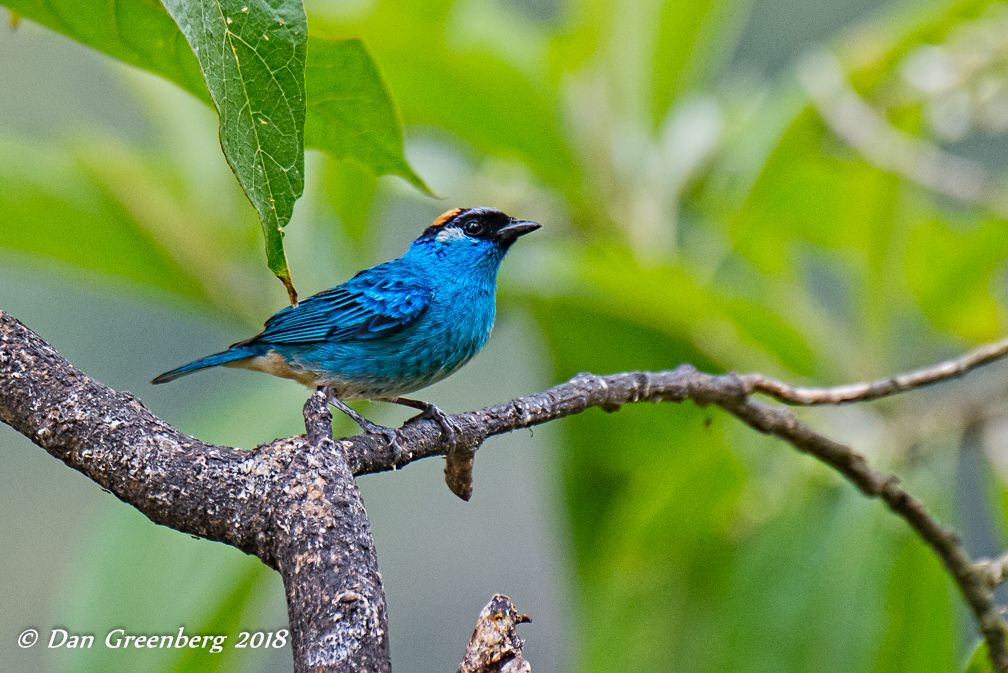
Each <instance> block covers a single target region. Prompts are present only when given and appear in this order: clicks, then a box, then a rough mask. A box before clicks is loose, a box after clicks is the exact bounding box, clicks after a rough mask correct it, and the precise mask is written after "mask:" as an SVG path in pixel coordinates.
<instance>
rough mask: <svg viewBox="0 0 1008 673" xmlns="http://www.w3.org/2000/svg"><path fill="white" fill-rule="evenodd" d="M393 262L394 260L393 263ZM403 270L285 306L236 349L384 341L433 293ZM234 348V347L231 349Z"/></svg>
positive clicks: (375, 270)
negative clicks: (295, 304)
mask: <svg viewBox="0 0 1008 673" xmlns="http://www.w3.org/2000/svg"><path fill="white" fill-rule="evenodd" d="M396 261H398V260H396ZM404 271H405V270H404V269H402V268H400V267H398V265H397V266H392V265H391V264H390V263H386V264H381V265H378V266H375V267H372V268H370V269H367V270H365V271H362V272H360V273H359V274H357V275H356V276H354V277H353V278H351V279H350V280H348V281H347V282H345V283H343V284H342V285H338V286H336V287H334V288H333V289H331V290H326V291H325V292H319V293H318V294H316V295H312V296H311V297H308V298H307V299H305V300H304V301H302V302H301V303H299V304H298V305H297V307H294V306H288V307H287V308H285V309H283V310H282V311H280V312H278V313H277V314H276V315H274V316H273V317H272V318H270V319H269V320H267V321H266V327H265V329H263V331H262V333H261V334H259V335H257V336H254V337H252V338H251V339H249V340H248V341H245V342H240V343H241V344H242V345H246V344H256V343H268V344H296V343H311V342H319V341H348V340H352V339H370V338H373V337H376V336H379V335H387V334H390V333H391V332H393V331H395V330H396V329H399V328H401V327H403V326H404V325H407V324H409V323H410V322H412V321H414V320H416V319H417V318H418V317H420V316H421V315H422V314H423V312H424V311H425V310H426V309H427V306H428V305H429V304H430V300H431V296H432V295H433V291H432V290H431V288H430V287H429V286H428V285H427V284H425V283H423V282H422V281H421V280H420V279H418V278H417V277H416V276H415V275H413V274H411V273H409V274H407V273H404ZM235 345H238V344H235Z"/></svg>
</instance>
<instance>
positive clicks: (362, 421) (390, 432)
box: [325, 388, 400, 453]
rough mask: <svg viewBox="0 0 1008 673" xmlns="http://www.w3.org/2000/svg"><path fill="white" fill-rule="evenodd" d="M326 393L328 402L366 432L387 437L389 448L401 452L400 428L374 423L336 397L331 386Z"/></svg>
mask: <svg viewBox="0 0 1008 673" xmlns="http://www.w3.org/2000/svg"><path fill="white" fill-rule="evenodd" d="M325 395H326V402H328V403H329V404H331V405H332V406H334V407H336V408H337V409H339V410H340V411H342V412H343V413H344V414H346V415H347V416H349V417H350V419H351V420H353V422H354V423H356V424H357V425H359V426H360V427H361V429H362V430H363V431H364V432H366V433H368V434H369V435H381V436H382V437H384V438H385V439H386V441H388V445H389V448H390V449H391V450H392V452H393V453H398V452H399V449H400V447H399V435H398V432H399V431H398V430H396V429H395V428H386V427H385V426H384V425H378V424H377V423H372V422H371V421H369V420H368V419H366V418H364V417H363V416H361V415H360V414H358V413H357V412H356V411H354V410H353V409H351V408H350V407H348V406H347V405H346V403H345V402H343V400H341V399H340V398H338V397H336V395H335V394H334V393H333V391H332V390H331V389H329V388H326V389H325Z"/></svg>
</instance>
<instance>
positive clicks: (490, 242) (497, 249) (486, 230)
mask: <svg viewBox="0 0 1008 673" xmlns="http://www.w3.org/2000/svg"><path fill="white" fill-rule="evenodd" d="M541 226H542V225H540V224H539V223H538V222H528V221H526V220H516V219H514V218H513V217H508V216H507V215H505V214H504V213H502V212H501V211H499V210H497V209H496V208H456V209H454V210H449V211H448V212H447V213H444V214H443V215H441V216H440V217H439V218H437V219H436V220H434V223H433V224H432V225H431V226H429V227H427V228H426V229H425V230H424V232H423V233H422V234H420V237H419V238H417V239H416V240H415V241H414V242H413V247H414V248H417V249H419V250H423V251H425V252H429V253H433V254H434V255H435V256H436V257H438V258H440V259H442V260H446V261H449V262H455V263H460V264H476V265H490V266H492V267H493V268H494V270H496V266H497V265H498V264H500V261H501V259H503V258H504V254H505V253H506V252H507V251H508V248H510V247H511V244H512V243H514V242H515V241H516V240H517V239H518V237H519V236H524V235H525V234H527V233H529V232H532V231H535V230H536V229H538V228H539V227H541Z"/></svg>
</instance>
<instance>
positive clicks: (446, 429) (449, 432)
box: [417, 404, 462, 451]
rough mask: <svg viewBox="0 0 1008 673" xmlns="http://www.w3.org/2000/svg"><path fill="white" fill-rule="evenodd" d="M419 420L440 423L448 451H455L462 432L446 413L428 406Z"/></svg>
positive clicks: (431, 405) (430, 405)
mask: <svg viewBox="0 0 1008 673" xmlns="http://www.w3.org/2000/svg"><path fill="white" fill-rule="evenodd" d="M417 418H431V419H433V420H435V421H437V422H438V425H440V426H441V432H442V433H444V437H445V443H447V444H448V450H449V451H454V450H455V445H456V444H458V438H459V435H460V434H462V430H461V429H459V427H458V426H457V425H455V423H454V421H452V419H451V418H450V417H449V416H448V414H446V413H445V412H443V411H441V410H440V409H438V408H437V407H436V406H434V405H433V404H429V405H427V408H426V409H424V410H423V413H422V414H420V415H419V416H418V417H417Z"/></svg>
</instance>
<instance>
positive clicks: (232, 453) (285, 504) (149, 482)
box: [0, 312, 1008, 673]
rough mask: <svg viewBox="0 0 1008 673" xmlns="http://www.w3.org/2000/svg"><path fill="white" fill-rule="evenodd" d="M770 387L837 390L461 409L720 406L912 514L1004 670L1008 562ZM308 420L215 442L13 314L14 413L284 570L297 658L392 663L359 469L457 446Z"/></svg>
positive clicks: (583, 391)
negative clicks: (245, 447)
mask: <svg viewBox="0 0 1008 673" xmlns="http://www.w3.org/2000/svg"><path fill="white" fill-rule="evenodd" d="M1006 352H1008V347H1006V344H1005V343H1004V342H1001V343H999V344H994V345H992V346H990V347H985V348H982V349H977V350H976V351H973V352H972V353H969V354H967V355H966V356H964V357H962V358H959V359H957V360H953V361H951V363H943V364H942V365H938V366H936V367H931V368H927V369H924V370H920V371H919V372H915V373H911V374H907V375H902V376H901V377H896V378H894V379H891V380H887V381H888V382H889V383H886V382H881V383H880V382H875V383H871V384H859V386H860V387H857V386H855V391H854V392H846V393H843V394H841V395H839V396H837V397H839V398H840V399H839V401H855V400H866V399H875V398H877V397H881V396H884V395H889V394H894V393H897V392H902V391H903V390H909V389H911V388H913V387H919V386H920V385H927V384H929V383H935V382H938V381H940V380H947V379H949V378H953V377H954V376H959V375H962V374H963V373H965V372H966V371H968V370H969V369H972V368H975V367H977V366H980V365H981V364H985V363H988V362H991V361H993V360H995V359H998V358H1000V357H1003V356H1004V355H1005V354H1006ZM901 381H902V383H901ZM882 383H886V384H885V385H882ZM847 388H849V387H844V388H840V389H823V390H825V391H830V390H834V391H835V390H841V391H843V390H845V389H847ZM764 389H765V392H769V393H771V394H774V393H775V391H776V393H777V394H779V396H782V399H787V398H789V397H794V398H796V399H806V398H815V397H817V396H818V397H822V398H827V397H829V395H831V394H834V393H828V392H827V393H824V394H819V393H815V394H813V395H811V396H810V395H809V394H808V393H807V391H806V392H804V393H802V392H801V390H802V389H794V388H790V387H789V386H786V384H780V383H779V382H775V381H773V380H772V379H767V378H765V377H762V376H760V375H756V374H753V375H745V376H738V375H736V374H734V373H729V374H724V375H711V374H704V373H701V372H698V371H696V369H694V368H693V367H692V366H690V365H681V366H679V367H678V368H676V369H674V370H669V371H661V372H628V373H623V374H613V375H610V376H596V375H593V374H588V373H582V374H578V375H577V376H575V377H574V378H572V379H571V380H570V381H568V382H566V383H563V384H560V385H558V386H555V387H553V388H551V389H549V390H546V391H543V392H540V393H535V394H533V395H529V396H526V397H521V398H518V399H514V400H511V401H510V402H506V403H503V404H498V405H495V406H492V407H487V408H485V409H480V410H478V411H471V412H468V413H463V414H458V415H455V416H452V417H451V420H452V422H453V423H454V424H455V426H456V427H457V428H458V430H459V439H458V445H457V448H456V450H458V451H468V452H474V451H475V450H476V449H477V448H478V447H479V446H480V445H481V444H482V443H483V441H484V440H485V439H486V438H487V437H490V436H493V435H498V434H502V433H505V432H510V431H512V430H516V429H518V428H526V427H531V426H534V425H539V424H541V423H546V422H549V421H552V420H555V419H558V418H563V417H565V416H571V415H573V414H578V413H581V412H583V411H585V410H586V409H588V408H591V407H600V408H602V409H604V410H605V411H609V412H614V411H617V410H619V409H620V407H621V406H622V405H624V404H627V403H636V402H644V401H648V402H683V401H686V400H691V401H693V402H694V403H696V404H698V405H701V406H704V405H709V404H713V405H717V406H719V407H721V408H722V409H724V410H725V411H727V412H728V413H730V414H732V415H734V416H736V417H737V418H739V419H740V420H741V421H743V422H744V423H746V424H747V425H749V426H750V427H752V428H754V429H756V430H758V431H760V432H762V433H766V434H771V435H774V436H776V437H778V438H780V439H783V440H784V441H786V442H788V443H790V444H791V445H792V446H794V447H795V448H796V449H797V450H799V451H801V452H802V453H807V454H809V455H812V456H814V457H815V458H817V459H819V460H821V461H822V462H824V463H826V464H827V465H830V466H831V467H833V468H834V469H836V470H837V471H838V472H840V473H841V474H842V475H844V476H845V477H846V478H847V479H848V480H849V481H851V482H852V483H853V484H854V485H855V486H857V488H858V489H860V490H861V491H862V492H863V493H864V494H865V495H867V496H869V497H872V498H881V499H882V500H884V501H885V503H886V504H887V505H888V506H889V508H890V509H891V510H892V511H893V512H895V513H896V514H898V515H899V516H901V517H902V518H903V519H905V520H906V521H907V523H908V524H909V525H910V526H911V528H913V529H914V530H915V531H916V532H917V533H918V535H920V537H921V538H922V539H923V540H924V541H925V542H926V543H927V544H928V545H929V546H930V547H931V549H932V550H934V552H935V553H936V554H937V555H938V557H939V558H940V559H941V560H942V563H943V564H944V565H945V567H946V568H947V569H948V571H949V573H950V574H951V575H952V577H953V579H954V580H955V582H956V584H957V586H958V587H959V590H960V592H961V593H962V595H963V597H964V598H965V600H966V602H967V603H968V604H969V606H970V608H971V609H972V611H973V613H974V615H975V616H976V619H977V622H978V625H979V628H980V631H981V632H982V633H983V635H984V638H985V639H986V641H987V644H988V648H989V651H990V654H991V658H992V660H993V662H994V664H995V668H996V670H997V671H999V672H1000V673H1008V648H1006V643H1005V634H1006V631H1008V628H1006V625H1005V623H1004V621H1003V620H1002V618H1001V615H1000V612H999V610H998V607H997V606H996V605H995V603H994V593H993V590H994V588H995V587H996V586H997V584H998V583H999V582H1000V581H1001V580H1002V577H1003V575H1004V568H1005V564H1004V563H1003V562H1002V561H996V562H992V561H986V560H981V561H974V560H973V559H971V558H970V557H969V555H968V554H967V553H966V552H965V550H963V548H962V546H961V544H960V542H959V538H958V536H957V535H956V534H955V533H954V532H952V531H950V530H948V529H946V528H944V527H943V526H942V525H941V524H940V523H939V522H938V521H937V520H936V519H935V518H934V517H932V516H930V515H929V514H928V513H927V511H926V510H925V509H924V506H923V505H922V504H921V503H920V502H919V501H917V500H915V499H914V498H913V497H912V496H911V495H909V494H908V493H907V492H906V491H904V490H903V489H902V488H901V487H900V486H899V480H898V479H897V477H896V476H895V475H892V474H887V473H884V472H878V471H875V470H873V469H872V468H871V467H869V465H868V463H867V461H866V460H865V458H864V457H863V456H861V455H860V454H858V453H856V452H855V451H853V450H852V449H851V448H849V447H847V446H844V445H843V444H840V443H837V442H835V441H833V440H831V439H829V438H828V437H825V436H823V435H821V434H819V433H817V432H816V431H815V430H813V429H812V428H810V427H809V426H808V425H806V424H805V423H803V422H801V421H800V420H798V419H797V418H796V417H795V416H794V414H793V413H791V411H790V410H788V409H786V408H784V407H779V406H774V405H770V404H767V403H765V402H762V401H760V400H757V399H754V398H753V397H752V396H751V393H752V392H753V391H755V390H760V391H764ZM789 391H790V392H789ZM796 391H797V392H796ZM858 391H860V392H858ZM834 396H836V395H835V394H834ZM821 403H827V402H821ZM305 419H306V428H307V435H302V436H297V437H290V438H286V439H279V440H275V441H274V442H270V443H269V444H264V445H262V446H259V447H257V448H256V449H254V450H252V451H242V450H240V449H232V448H227V447H217V446H213V445H210V444H206V443H203V442H200V441H199V440H196V439H193V438H192V437H189V436H187V435H184V434H182V433H180V432H178V431H177V430H175V429H174V428H172V427H171V426H169V425H167V424H166V423H164V422H163V421H161V420H160V419H158V418H156V417H154V416H153V415H152V414H151V413H150V412H149V411H147V409H145V408H144V407H143V405H142V404H140V402H139V401H137V400H136V399H135V398H133V396H132V395H130V394H129V393H121V394H120V393H115V392H114V391H112V390H110V389H108V388H106V387H104V386H102V385H101V384H100V383H98V382H96V381H94V380H92V379H90V378H88V377H86V376H84V375H83V374H81V373H80V372H78V371H77V370H76V369H74V368H73V366H72V365H70V364H69V363H68V362H66V361H65V360H63V359H62V358H61V357H60V356H59V355H58V354H57V353H56V352H55V351H54V350H53V349H52V348H51V347H49V346H48V345H47V344H45V343H44V342H43V341H42V340H41V339H39V337H38V336H36V335H35V334H34V333H32V332H31V331H30V330H28V329H27V328H25V327H24V326H23V325H21V324H20V323H19V322H17V321H16V320H14V319H13V318H11V317H10V316H8V315H6V314H4V313H2V312H0V420H3V421H4V422H5V423H8V424H9V425H11V426H12V427H14V428H15V429H17V430H18V431H19V432H21V433H22V434H24V435H26V436H27V437H28V438H29V439H31V440H32V441H34V442H35V443H36V444H38V445H39V446H41V447H43V448H44V449H46V450H47V451H48V452H49V453H51V454H52V455H53V456H55V457H57V458H59V459H60V460H62V461H63V462H65V463H66V464H67V465H69V466H71V467H73V468H74V469H77V470H79V471H80V472H82V473H84V474H85V475H87V476H88V477H90V478H91V479H93V480H94V481H96V482H97V483H99V484H100V485H102V486H103V487H105V488H107V489H108V490H110V491H112V492H113V493H114V494H115V495H116V496H117V497H119V498H120V499H122V500H123V501H125V502H127V503H129V504H132V505H133V506H135V507H137V509H139V510H140V511H141V512H143V513H144V514H145V515H147V516H148V518H150V519H151V520H152V521H154V522H156V523H161V524H164V525H168V526H171V527H172V528H175V529H177V530H180V531H182V532H186V533H191V534H194V535H200V536H202V537H206V538H209V539H213V540H219V541H222V542H226V543H227V544H231V545H233V546H235V547H238V548H239V549H242V550H243V551H246V552H247V553H250V554H255V555H256V556H259V558H261V559H262V560H263V561H264V562H265V563H267V564H268V565H270V566H271V567H273V568H276V569H277V570H279V571H280V573H281V574H282V575H283V577H284V585H285V587H286V588H287V598H288V606H289V615H290V619H291V631H292V633H293V634H294V637H293V641H294V657H295V670H296V671H308V670H312V671H314V670H323V671H337V670H338V671H350V670H381V671H385V670H389V665H390V664H389V659H388V636H387V624H386V620H385V602H384V594H383V592H382V589H381V581H380V576H379V575H378V570H377V560H376V556H375V553H374V544H373V540H372V539H371V533H370V528H369V525H368V523H367V515H366V512H365V511H364V508H363V504H362V503H361V501H360V495H359V493H358V491H357V489H356V486H355V484H354V482H353V478H352V476H351V473H352V474H353V475H360V474H367V473H373V472H381V471H384V470H390V469H396V468H398V467H403V466H405V465H407V464H409V463H411V462H413V461H415V460H419V459H421V458H425V457H428V456H435V455H444V454H445V451H446V444H445V442H444V438H443V437H442V436H441V428H440V425H439V424H438V423H436V422H435V421H432V420H428V419H420V418H417V419H413V420H411V421H409V422H407V423H406V424H405V425H404V426H403V427H402V428H401V429H400V430H399V435H398V439H399V445H400V446H401V447H402V448H401V449H400V450H398V451H395V452H393V451H392V450H391V449H390V448H389V446H388V443H387V442H386V440H385V439H384V437H379V436H374V435H359V436H356V437H351V438H343V439H340V440H337V441H336V442H333V440H332V438H331V435H330V432H331V430H330V429H329V416H328V410H327V409H326V408H325V405H324V403H323V400H322V398H321V397H320V396H318V395H312V396H311V397H310V398H309V400H308V402H307V403H306V405H305ZM334 448H338V449H341V450H333V449H334Z"/></svg>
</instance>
